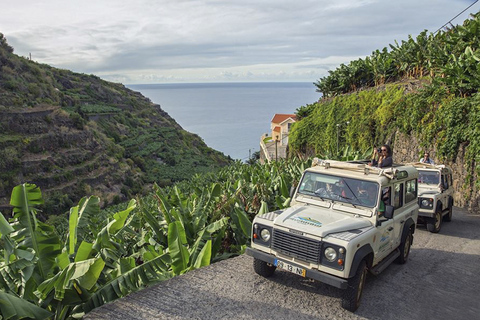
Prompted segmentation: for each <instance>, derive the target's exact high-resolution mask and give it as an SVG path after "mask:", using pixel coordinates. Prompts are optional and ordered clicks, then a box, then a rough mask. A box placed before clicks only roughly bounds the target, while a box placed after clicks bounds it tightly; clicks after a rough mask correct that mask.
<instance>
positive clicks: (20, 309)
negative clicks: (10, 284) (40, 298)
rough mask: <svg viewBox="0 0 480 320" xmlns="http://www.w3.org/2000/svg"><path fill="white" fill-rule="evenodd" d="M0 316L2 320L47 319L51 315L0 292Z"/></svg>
mask: <svg viewBox="0 0 480 320" xmlns="http://www.w3.org/2000/svg"><path fill="white" fill-rule="evenodd" d="M0 314H1V317H2V319H6V320H9V319H12V320H16V319H37V320H43V319H49V318H50V317H52V316H53V313H51V312H48V311H47V310H45V309H42V308H40V307H38V306H37V305H35V304H33V303H31V302H28V301H27V300H23V299H21V298H19V297H17V296H14V295H13V294H10V293H6V292H3V291H0Z"/></svg>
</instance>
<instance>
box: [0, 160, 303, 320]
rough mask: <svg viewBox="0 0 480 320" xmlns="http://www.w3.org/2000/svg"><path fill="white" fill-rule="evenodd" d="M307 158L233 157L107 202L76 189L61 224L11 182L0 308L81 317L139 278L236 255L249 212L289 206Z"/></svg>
mask: <svg viewBox="0 0 480 320" xmlns="http://www.w3.org/2000/svg"><path fill="white" fill-rule="evenodd" d="M308 165H310V161H300V160H297V159H293V160H291V161H278V162H275V163H271V164H267V165H260V164H259V163H255V164H252V165H247V164H242V163H240V162H239V161H238V162H236V163H234V165H232V166H229V167H225V168H222V169H220V170H218V171H217V172H215V173H209V174H205V175H199V174H197V175H195V176H193V177H192V179H191V180H190V181H188V182H186V181H185V182H181V183H179V184H177V185H175V186H171V187H166V188H160V187H158V186H155V187H154V190H153V192H152V193H151V194H150V195H148V196H146V197H143V198H138V200H131V201H130V202H129V203H128V204H127V205H126V208H125V205H122V206H116V207H115V208H112V209H111V210H110V211H108V212H106V211H100V208H99V202H100V199H99V198H98V197H94V196H91V197H87V198H82V199H81V200H80V202H79V203H78V205H76V206H74V207H72V208H71V209H70V214H69V217H68V225H67V226H63V227H62V226H61V224H62V223H61V219H55V220H56V226H57V227H58V228H54V227H53V226H50V225H47V224H45V223H42V222H40V221H39V220H38V219H37V211H38V207H39V206H40V205H42V203H43V197H42V194H41V192H40V189H39V188H38V187H37V186H35V185H32V184H23V185H19V186H17V187H15V189H14V190H13V192H12V197H11V199H12V202H11V204H12V205H13V206H14V217H13V219H11V220H10V221H7V220H6V219H5V218H4V217H3V215H1V214H0V241H2V243H3V244H4V245H3V246H2V247H0V294H1V295H2V299H0V300H2V301H1V302H0V310H1V311H2V315H3V316H5V315H12V318H15V317H21V316H22V315H27V316H28V317H31V318H34V319H45V318H47V317H49V316H50V315H51V313H53V314H54V315H53V317H55V319H70V318H80V317H82V316H83V315H84V314H85V313H87V312H89V311H90V310H92V309H93V308H96V307H99V306H101V305H103V304H105V303H108V302H110V301H112V300H115V299H117V298H120V297H123V296H125V295H127V294H129V293H131V292H134V291H136V290H139V289H141V288H144V287H145V286H147V285H151V284H154V283H157V282H159V281H163V280H165V279H169V278H171V277H173V276H175V275H179V274H182V273H184V272H187V271H189V270H192V269H196V268H200V267H202V266H207V265H209V264H210V263H211V262H212V261H218V260H221V259H225V258H228V257H231V256H233V255H238V254H240V253H242V252H243V251H244V250H245V247H246V245H247V244H248V243H249V241H250V232H251V221H252V219H253V217H254V215H255V214H256V213H257V212H262V210H265V209H266V208H267V207H268V208H270V209H272V210H275V209H276V208H283V207H285V206H288V204H289V201H290V199H289V190H290V188H291V187H292V186H293V185H295V184H297V183H298V179H299V178H300V175H301V173H302V172H303V170H304V168H305V167H306V166H308ZM53 220H54V219H51V220H50V221H53ZM55 229H57V230H55ZM40 308H42V310H43V311H40ZM32 314H33V316H32Z"/></svg>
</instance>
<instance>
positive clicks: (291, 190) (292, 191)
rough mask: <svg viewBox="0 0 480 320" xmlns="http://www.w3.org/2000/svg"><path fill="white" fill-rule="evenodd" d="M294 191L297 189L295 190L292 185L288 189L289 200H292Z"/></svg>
mask: <svg viewBox="0 0 480 320" xmlns="http://www.w3.org/2000/svg"><path fill="white" fill-rule="evenodd" d="M296 189H297V188H296V187H295V186H294V185H292V186H291V187H290V198H293V195H294V194H295V190H296Z"/></svg>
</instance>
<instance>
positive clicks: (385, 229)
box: [373, 187, 395, 264]
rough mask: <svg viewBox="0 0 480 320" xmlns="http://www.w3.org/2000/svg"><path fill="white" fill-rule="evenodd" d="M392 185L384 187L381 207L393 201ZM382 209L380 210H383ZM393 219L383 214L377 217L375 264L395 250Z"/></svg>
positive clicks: (374, 244)
mask: <svg viewBox="0 0 480 320" xmlns="http://www.w3.org/2000/svg"><path fill="white" fill-rule="evenodd" d="M391 189H392V188H391V187H383V188H382V193H381V196H380V201H381V202H382V203H381V204H380V206H379V208H382V207H383V208H384V207H385V206H387V205H390V203H391ZM381 210H382V209H380V210H379V211H380V212H381ZM393 224H394V220H393V219H386V218H384V217H383V213H382V215H380V214H379V215H378V217H377V236H376V239H375V241H374V243H373V246H374V248H373V250H374V251H375V261H374V264H376V263H378V262H379V261H381V260H382V259H383V258H385V257H386V256H388V255H389V254H390V252H392V250H393V241H394V231H395V228H394V226H393Z"/></svg>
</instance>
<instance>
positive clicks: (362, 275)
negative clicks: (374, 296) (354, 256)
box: [342, 260, 367, 312]
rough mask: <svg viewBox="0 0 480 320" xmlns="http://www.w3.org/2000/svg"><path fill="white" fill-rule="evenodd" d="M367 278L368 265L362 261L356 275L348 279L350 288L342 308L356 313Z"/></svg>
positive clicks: (343, 300) (347, 290)
mask: <svg viewBox="0 0 480 320" xmlns="http://www.w3.org/2000/svg"><path fill="white" fill-rule="evenodd" d="M366 278H367V263H366V262H365V260H362V262H360V264H359V265H358V268H357V272H356V273H355V275H354V276H353V277H352V278H350V279H348V287H347V289H345V292H344V293H343V297H342V307H343V308H344V309H346V310H348V311H351V312H354V311H355V310H357V308H358V307H359V306H360V299H361V298H362V293H363V287H364V286H365V279H366Z"/></svg>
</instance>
